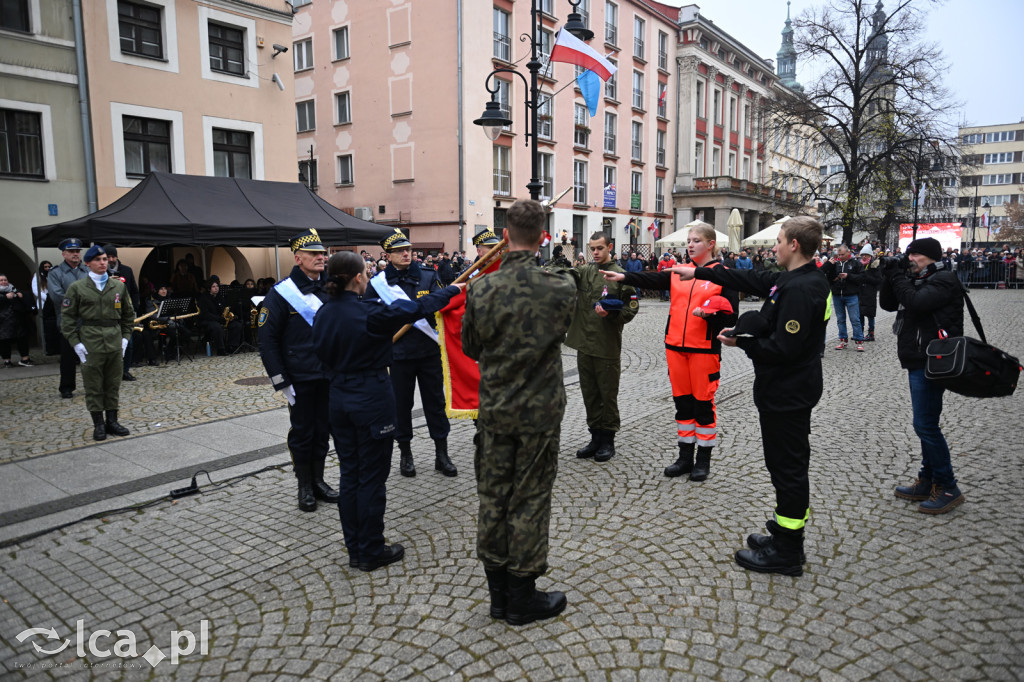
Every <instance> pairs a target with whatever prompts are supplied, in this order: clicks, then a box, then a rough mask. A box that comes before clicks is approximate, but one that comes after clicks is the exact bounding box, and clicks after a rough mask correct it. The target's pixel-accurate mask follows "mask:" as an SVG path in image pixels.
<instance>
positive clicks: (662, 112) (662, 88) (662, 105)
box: [658, 82, 668, 118]
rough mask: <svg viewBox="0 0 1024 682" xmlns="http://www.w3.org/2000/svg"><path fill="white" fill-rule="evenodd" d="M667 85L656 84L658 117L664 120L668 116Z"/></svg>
mask: <svg viewBox="0 0 1024 682" xmlns="http://www.w3.org/2000/svg"><path fill="white" fill-rule="evenodd" d="M666 111H668V83H661V82H659V83H658V116H660V117H661V118H666V117H667V116H668V114H666Z"/></svg>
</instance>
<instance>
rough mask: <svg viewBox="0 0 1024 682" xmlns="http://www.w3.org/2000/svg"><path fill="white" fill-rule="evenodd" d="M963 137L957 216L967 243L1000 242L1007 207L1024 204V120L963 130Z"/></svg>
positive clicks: (961, 138)
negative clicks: (1000, 231)
mask: <svg viewBox="0 0 1024 682" xmlns="http://www.w3.org/2000/svg"><path fill="white" fill-rule="evenodd" d="M959 134H960V143H961V149H962V154H963V163H962V167H963V169H964V170H963V173H962V175H961V177H960V191H959V196H958V197H957V206H956V215H957V217H958V218H959V219H960V222H961V223H962V224H963V241H964V243H965V244H966V245H968V246H969V245H978V244H994V243H998V242H999V229H1000V227H1001V226H1003V225H1006V224H1008V222H1007V215H1006V207H1007V205H1009V204H1017V203H1020V202H1021V201H1024V121H1021V122H1018V123H1000V124H996V125H987V126H967V127H961V128H960V133H959ZM986 206H987V207H988V208H986ZM986 214H987V215H988V225H987V226H986V225H985V222H986V221H985V218H984V216H985V215H986Z"/></svg>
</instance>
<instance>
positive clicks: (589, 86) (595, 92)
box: [576, 70, 601, 116]
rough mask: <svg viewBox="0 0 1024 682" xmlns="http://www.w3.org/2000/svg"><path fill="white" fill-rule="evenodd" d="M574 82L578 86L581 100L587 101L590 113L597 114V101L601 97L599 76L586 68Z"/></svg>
mask: <svg viewBox="0 0 1024 682" xmlns="http://www.w3.org/2000/svg"><path fill="white" fill-rule="evenodd" d="M576 84H577V85H579V86H580V92H582V93H583V101H585V102H586V103H587V109H589V110H590V115H591V116H597V102H598V100H600V99H601V77H600V76H598V75H597V74H596V73H594V72H593V71H590V70H587V71H584V72H583V73H581V74H580V75H579V77H578V78H577V79H576Z"/></svg>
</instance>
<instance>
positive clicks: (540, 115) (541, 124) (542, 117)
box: [537, 92, 554, 140]
mask: <svg viewBox="0 0 1024 682" xmlns="http://www.w3.org/2000/svg"><path fill="white" fill-rule="evenodd" d="M537 99H538V102H539V104H538V105H537V137H540V138H541V139H544V140H550V139H552V130H553V129H554V126H553V125H552V124H551V121H552V120H553V116H552V111H553V110H554V107H553V106H552V104H551V95H547V94H545V93H543V92H542V93H540V95H539V96H538V97H537Z"/></svg>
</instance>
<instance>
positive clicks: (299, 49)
mask: <svg viewBox="0 0 1024 682" xmlns="http://www.w3.org/2000/svg"><path fill="white" fill-rule="evenodd" d="M292 51H293V52H294V53H295V55H294V56H295V70H296V71H305V70H306V69H312V68H313V39H312V38H307V39H306V40H300V41H299V42H297V43H292Z"/></svg>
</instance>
